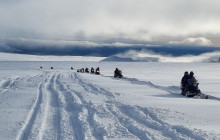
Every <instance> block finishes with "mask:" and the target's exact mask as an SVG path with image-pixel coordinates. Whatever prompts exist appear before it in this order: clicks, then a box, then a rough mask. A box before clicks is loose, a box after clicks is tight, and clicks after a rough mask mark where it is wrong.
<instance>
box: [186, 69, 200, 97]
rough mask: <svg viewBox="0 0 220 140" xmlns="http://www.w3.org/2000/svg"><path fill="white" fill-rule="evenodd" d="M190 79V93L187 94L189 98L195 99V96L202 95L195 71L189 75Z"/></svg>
mask: <svg viewBox="0 0 220 140" xmlns="http://www.w3.org/2000/svg"><path fill="white" fill-rule="evenodd" d="M189 77H190V79H188V83H189V86H188V91H189V92H187V96H188V97H193V96H195V95H197V94H198V93H200V90H199V88H198V85H199V83H198V82H197V80H196V78H195V77H194V73H193V71H191V72H190V74H189Z"/></svg>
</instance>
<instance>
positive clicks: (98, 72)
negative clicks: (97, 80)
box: [95, 67, 100, 75]
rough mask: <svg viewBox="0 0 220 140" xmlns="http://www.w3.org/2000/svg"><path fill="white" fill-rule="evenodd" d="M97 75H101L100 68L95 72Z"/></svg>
mask: <svg viewBox="0 0 220 140" xmlns="http://www.w3.org/2000/svg"><path fill="white" fill-rule="evenodd" d="M95 74H97V75H99V74H100V70H99V67H98V68H97V69H96V70H95Z"/></svg>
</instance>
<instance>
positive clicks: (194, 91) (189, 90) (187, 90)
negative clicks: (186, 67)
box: [181, 83, 208, 99]
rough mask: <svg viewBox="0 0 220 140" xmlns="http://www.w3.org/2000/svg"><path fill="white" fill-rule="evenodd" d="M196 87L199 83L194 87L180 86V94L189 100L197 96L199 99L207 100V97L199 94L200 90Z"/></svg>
mask: <svg viewBox="0 0 220 140" xmlns="http://www.w3.org/2000/svg"><path fill="white" fill-rule="evenodd" d="M198 85H199V83H197V84H196V85H186V86H183V85H182V84H181V94H182V95H184V96H186V97H190V98H192V97H195V96H198V97H200V98H201V99H208V95H206V94H204V93H201V90H200V89H199V87H198Z"/></svg>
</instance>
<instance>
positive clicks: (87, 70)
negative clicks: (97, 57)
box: [77, 67, 100, 75]
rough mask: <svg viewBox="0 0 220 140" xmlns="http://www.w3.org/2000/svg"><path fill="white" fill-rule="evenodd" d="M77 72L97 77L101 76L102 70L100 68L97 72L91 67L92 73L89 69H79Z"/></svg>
mask: <svg viewBox="0 0 220 140" xmlns="http://www.w3.org/2000/svg"><path fill="white" fill-rule="evenodd" d="M77 72H82V73H84V72H85V73H91V74H96V75H100V69H99V67H98V68H96V70H95V69H94V68H93V67H91V69H90V71H89V68H85V69H84V68H81V69H77Z"/></svg>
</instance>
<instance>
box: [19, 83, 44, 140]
mask: <svg viewBox="0 0 220 140" xmlns="http://www.w3.org/2000/svg"><path fill="white" fill-rule="evenodd" d="M41 102H42V83H40V84H39V86H38V96H37V99H36V101H35V104H34V106H33V107H32V109H31V111H30V113H29V115H28V118H27V121H26V122H25V124H24V125H23V127H22V129H21V130H20V133H19V134H18V136H17V138H16V139H17V140H27V139H28V136H29V134H30V132H31V129H32V126H33V124H34V121H35V119H36V116H37V113H38V110H39V108H40V104H41Z"/></svg>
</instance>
